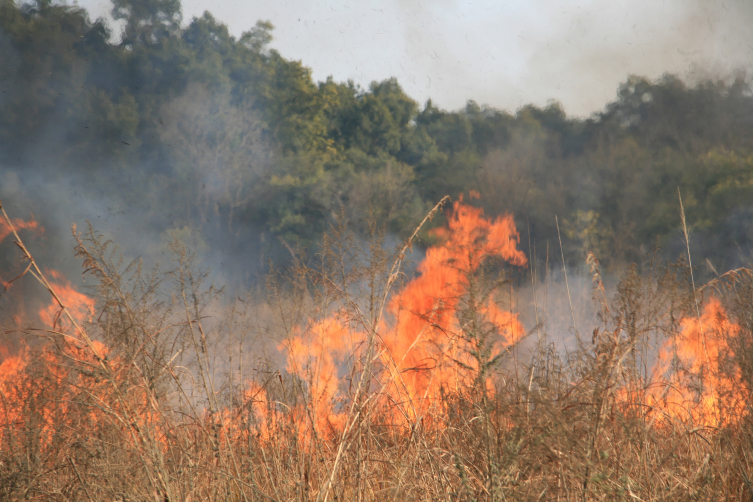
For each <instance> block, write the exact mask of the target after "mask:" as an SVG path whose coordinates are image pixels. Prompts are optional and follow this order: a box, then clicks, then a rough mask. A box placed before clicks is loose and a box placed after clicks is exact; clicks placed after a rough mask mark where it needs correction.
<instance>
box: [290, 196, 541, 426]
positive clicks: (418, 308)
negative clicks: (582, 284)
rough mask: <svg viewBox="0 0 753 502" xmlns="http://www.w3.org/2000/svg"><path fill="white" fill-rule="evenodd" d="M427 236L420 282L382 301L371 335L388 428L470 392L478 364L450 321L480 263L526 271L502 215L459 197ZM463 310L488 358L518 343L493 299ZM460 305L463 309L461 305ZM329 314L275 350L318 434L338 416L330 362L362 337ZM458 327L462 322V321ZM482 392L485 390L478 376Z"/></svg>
mask: <svg viewBox="0 0 753 502" xmlns="http://www.w3.org/2000/svg"><path fill="white" fill-rule="evenodd" d="M433 234H434V235H436V236H437V237H439V238H440V239H441V241H442V243H441V244H439V245H435V246H432V247H430V248H429V249H428V250H427V253H426V258H425V259H424V260H423V262H422V263H421V264H420V265H419V267H418V271H419V272H420V274H421V275H420V276H418V277H417V278H415V279H413V280H412V281H410V282H409V283H408V284H407V285H406V287H405V288H404V289H403V290H402V291H400V292H398V293H396V294H395V295H394V296H393V298H392V299H391V300H390V302H389V304H388V307H387V313H388V314H389V315H388V316H387V320H386V321H383V322H382V324H381V325H380V326H378V328H377V330H378V332H379V335H380V336H379V339H380V340H381V341H382V343H383V346H382V348H383V349H384V350H382V351H381V356H380V359H379V362H380V363H381V365H382V367H383V368H385V369H386V375H387V380H386V381H385V382H381V383H380V387H381V388H382V390H383V391H386V392H384V393H383V394H382V396H386V397H385V399H389V400H391V402H393V403H398V406H397V408H396V409H393V418H394V419H395V420H396V421H401V420H409V421H413V420H415V419H417V418H418V417H419V416H423V415H424V414H425V412H426V411H427V410H428V408H429V406H430V405H431V403H433V402H436V398H437V397H439V395H440V393H441V392H442V391H443V390H444V391H447V392H455V391H458V390H460V389H461V387H464V386H467V385H472V384H473V381H474V379H475V378H477V377H478V376H479V375H480V370H481V368H479V367H478V361H477V360H476V359H475V358H474V357H473V356H472V355H471V354H472V353H473V351H474V350H476V349H478V347H474V343H476V341H474V340H472V339H471V338H472V337H469V330H470V329H473V328H470V327H469V326H465V325H461V321H460V320H459V319H458V315H459V314H460V309H461V302H466V303H468V302H471V301H474V299H473V298H470V296H472V294H470V293H471V290H472V289H473V287H474V286H473V285H472V284H471V282H473V274H474V273H475V272H476V271H477V270H478V268H479V267H480V266H481V264H482V263H483V262H484V261H485V260H486V259H488V258H493V257H496V258H501V259H503V260H505V261H506V262H508V263H510V264H513V265H517V266H521V267H522V266H526V265H527V259H526V256H525V255H524V254H523V252H522V251H520V250H518V249H517V245H518V243H519V240H520V236H519V234H518V232H517V230H516V228H515V222H514V220H513V218H512V216H510V215H505V216H502V217H499V218H496V219H495V220H493V221H492V220H489V219H487V218H485V217H484V213H483V210H482V209H480V208H474V207H471V206H468V205H465V204H463V202H462V198H461V199H460V200H459V201H458V202H456V203H455V204H454V205H453V208H452V211H451V212H450V213H449V218H448V227H447V228H446V229H437V230H434V231H433ZM484 298H485V299H483V300H482V301H479V303H478V304H476V305H470V304H468V305H467V306H468V307H469V308H468V310H471V311H475V312H476V313H477V315H478V317H479V319H478V320H477V321H478V323H479V324H485V325H486V326H487V328H486V332H492V331H493V332H495V333H494V335H495V336H493V337H490V338H493V340H492V342H493V343H491V351H490V354H489V359H491V358H494V357H496V356H498V355H499V354H500V353H501V352H502V351H503V350H504V349H505V347H507V346H509V345H510V344H513V343H515V342H517V341H518V340H520V338H521V337H522V336H523V334H524V329H523V326H522V324H521V323H520V321H519V320H518V317H517V315H516V314H513V313H511V312H506V311H504V310H502V309H501V308H500V307H499V306H498V305H497V303H496V302H495V301H494V299H493V297H492V296H491V295H489V296H488V297H484ZM466 303H463V305H466ZM343 318H345V316H344V315H333V316H330V317H328V318H326V319H324V320H323V321H319V322H314V323H312V324H311V325H310V326H308V328H307V329H305V330H301V329H297V330H296V335H295V336H293V337H292V338H291V339H289V340H288V341H287V342H285V343H284V344H281V346H280V349H281V350H283V351H284V352H286V353H287V361H288V362H287V370H288V372H290V373H292V374H295V375H297V376H298V377H299V378H301V379H302V380H304V381H306V382H307V383H308V391H309V400H310V404H311V405H312V409H313V410H314V413H315V415H316V417H317V418H316V419H315V420H314V423H315V426H316V427H317V428H318V429H319V430H332V429H335V430H337V429H339V428H340V427H341V426H342V424H343V420H344V415H343V414H340V413H335V412H334V411H333V410H334V408H333V402H335V401H336V400H337V399H338V398H339V386H340V384H341V382H340V380H338V378H337V372H338V362H340V363H341V362H342V361H343V359H344V358H345V357H346V355H349V354H354V347H358V346H361V347H363V346H365V345H366V343H365V341H366V340H367V336H366V335H365V333H362V332H359V331H358V330H355V329H353V328H352V326H351V325H350V324H349V323H347V322H343V321H342V319H343ZM463 322H464V323H465V321H463ZM483 383H484V385H485V387H486V389H487V390H491V387H492V386H493V383H492V381H491V379H490V378H488V377H485V380H484V382H483Z"/></svg>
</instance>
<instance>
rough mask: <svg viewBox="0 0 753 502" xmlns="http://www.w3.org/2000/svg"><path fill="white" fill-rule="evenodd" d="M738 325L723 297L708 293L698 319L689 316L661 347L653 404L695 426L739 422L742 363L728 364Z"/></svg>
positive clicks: (656, 407)
mask: <svg viewBox="0 0 753 502" xmlns="http://www.w3.org/2000/svg"><path fill="white" fill-rule="evenodd" d="M739 331H740V327H739V326H738V325H736V324H735V323H733V322H732V321H730V320H729V318H728V317H727V313H726V312H725V310H724V307H723V306H722V304H721V302H720V301H719V300H718V299H717V298H714V297H712V298H710V299H709V301H708V302H707V303H706V305H705V306H704V309H703V313H702V315H701V316H700V319H698V318H696V317H690V318H686V319H684V320H683V321H682V323H681V331H680V333H679V335H678V336H677V337H676V338H675V339H674V340H667V341H666V342H665V343H664V344H663V345H662V347H661V349H660V351H659V359H658V361H657V364H656V367H655V368H654V374H655V375H657V376H658V378H659V382H658V385H654V386H652V388H651V391H650V394H649V404H650V405H651V406H652V407H654V408H655V409H660V410H661V411H662V412H663V413H665V414H666V415H668V416H670V417H673V418H677V419H680V420H683V421H689V422H692V423H693V424H695V425H704V426H720V425H724V424H730V423H734V422H736V421H737V420H738V419H739V417H741V416H742V414H743V412H744V410H745V402H744V401H743V400H742V397H741V396H742V395H743V393H742V392H740V389H739V388H738V386H739V385H740V384H739V381H740V378H739V377H740V375H739V369H738V368H733V369H731V368H729V365H728V364H726V363H727V362H728V361H729V358H730V357H731V356H732V355H733V351H732V349H731V348H730V347H729V344H728V340H730V339H731V338H733V337H735V336H736V335H737V334H738V333H739Z"/></svg>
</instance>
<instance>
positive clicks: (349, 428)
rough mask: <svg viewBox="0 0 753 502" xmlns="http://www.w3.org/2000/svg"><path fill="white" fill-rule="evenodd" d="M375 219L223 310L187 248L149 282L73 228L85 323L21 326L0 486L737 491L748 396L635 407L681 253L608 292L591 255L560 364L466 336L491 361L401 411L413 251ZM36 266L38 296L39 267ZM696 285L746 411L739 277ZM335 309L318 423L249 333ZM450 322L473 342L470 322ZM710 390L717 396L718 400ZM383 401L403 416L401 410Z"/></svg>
mask: <svg viewBox="0 0 753 502" xmlns="http://www.w3.org/2000/svg"><path fill="white" fill-rule="evenodd" d="M8 222H9V224H10V220H8ZM373 229H374V232H373V235H374V240H373V243H372V244H371V246H370V247H369V246H367V247H366V248H365V249H360V248H357V247H356V246H355V245H354V244H353V243H352V241H350V240H349V237H348V232H347V228H345V227H344V226H341V227H336V228H333V231H332V233H331V235H330V239H329V240H328V241H327V243H326V245H325V246H324V251H323V252H322V254H321V257H320V258H321V260H320V263H321V266H320V267H319V268H317V269H311V268H307V267H305V266H303V265H299V266H297V267H295V268H294V269H292V270H291V271H289V272H288V273H287V274H285V275H271V276H270V279H269V281H268V284H267V287H266V290H265V291H266V293H265V302H264V307H263V308H260V309H255V310H254V309H250V310H249V309H246V310H244V305H245V307H248V305H249V304H254V302H249V303H248V304H242V303H235V304H233V305H231V306H230V307H226V308H224V309H223V310H221V311H220V309H219V307H217V303H216V301H215V300H216V296H217V294H218V292H217V291H215V290H214V289H213V288H211V287H205V286H204V282H203V279H204V277H203V276H202V275H201V274H198V273H196V272H195V270H194V269H193V268H192V263H191V259H190V256H189V255H188V253H187V252H186V250H185V249H182V248H180V247H179V246H176V249H175V252H176V261H175V263H174V265H175V266H174V268H173V269H172V270H171V271H170V272H169V273H167V274H163V275H147V274H144V273H143V272H142V271H141V270H140V267H139V266H138V264H137V263H134V264H130V265H124V264H123V263H121V262H119V261H118V260H117V259H116V258H117V255H116V254H114V253H112V246H111V243H108V242H103V241H102V239H101V238H100V237H99V236H98V235H97V234H96V233H94V232H93V231H90V232H89V233H88V234H86V236H85V238H84V237H82V236H80V235H76V237H77V239H78V247H77V254H78V256H79V257H81V258H82V259H83V263H84V267H85V268H86V269H87V270H88V272H89V273H90V274H91V275H93V276H94V277H95V278H96V279H97V284H98V286H97V294H96V299H97V317H96V318H95V319H93V320H92V321H91V322H88V323H85V325H81V326H79V325H78V324H76V320H75V319H74V318H73V317H70V318H69V319H68V320H67V321H66V322H63V321H61V322H60V324H59V325H58V326H57V327H56V328H55V329H53V330H48V331H44V332H40V331H35V332H33V333H32V334H31V336H35V337H41V338H43V339H44V343H42V344H34V347H33V348H32V347H31V346H28V347H27V348H26V349H25V350H24V353H23V363H21V364H19V366H18V367H16V368H11V366H12V364H11V363H13V361H12V360H11V359H10V358H9V359H6V362H5V363H3V366H2V370H3V376H2V377H0V378H2V379H0V415H3V416H4V417H5V418H6V420H5V422H4V423H2V424H0V445H2V448H1V449H0V498H2V499H4V500H16V499H19V500H20V499H32V500H61V501H62V500H84V501H86V500H88V501H95V500H96V501H99V500H113V501H115V500H122V501H126V500H128V501H137V500H138V501H141V500H143V501H167V500H170V501H178V500H181V501H189V500H190V501H198V500H223V501H224V500H238V501H241V500H243V501H252V500H253V501H257V500H258V501H294V500H295V501H326V500H338V501H346V500H347V501H351V500H353V501H376V500H379V501H381V500H393V501H414V500H415V501H418V500H446V501H471V500H474V501H503V500H572V501H575V500H623V499H624V500H636V501H638V500H642V501H658V500H673V501H674V500H753V484H752V483H753V417H752V416H751V414H750V411H751V410H750V404H747V405H746V406H745V408H744V410H743V412H742V413H740V410H739V409H738V408H736V409H735V410H736V412H737V413H738V415H739V416H734V417H729V416H727V417H726V419H721V418H719V420H717V421H716V422H715V423H698V422H697V421H695V422H694V421H693V420H690V419H685V418H683V417H682V416H680V415H675V414H671V413H667V410H662V409H658V408H657V403H656V402H655V401H652V399H651V398H652V390H651V389H652V386H653V385H654V384H655V383H656V378H657V376H656V375H654V374H652V373H651V372H650V371H649V367H648V366H647V363H646V360H648V359H650V357H651V350H650V347H651V346H656V345H657V343H659V341H661V340H666V339H670V340H671V339H672V338H673V337H676V336H678V333H679V332H680V330H681V322H682V320H683V319H685V318H687V317H689V316H690V317H693V316H695V315H696V314H695V311H694V305H695V301H696V296H695V295H694V292H693V289H692V287H690V286H689V281H688V277H687V266H684V265H683V264H678V265H676V266H667V267H659V266H654V265H650V266H648V267H647V272H646V273H645V274H643V275H640V276H639V275H638V274H637V272H636V271H635V269H631V270H630V271H629V272H628V273H627V274H626V275H625V276H624V277H623V279H622V282H621V283H620V287H619V288H618V294H617V296H616V297H615V298H614V300H613V301H611V302H609V301H608V300H607V298H606V297H605V295H604V294H603V286H602V285H601V279H600V275H599V271H598V262H597V261H595V260H594V259H591V261H590V263H591V265H592V272H593V276H594V301H596V302H598V304H599V305H600V312H601V315H600V317H601V324H600V326H598V331H594V337H593V343H592V344H587V343H585V342H584V346H583V347H580V348H579V349H578V350H576V351H573V352H570V353H569V354H568V355H567V356H564V355H563V354H562V353H561V352H560V351H558V350H557V349H556V348H555V347H554V345H553V344H552V343H550V342H549V341H548V339H547V336H546V333H541V336H540V340H539V341H538V343H537V344H536V347H535V350H534V351H533V353H532V354H531V357H530V359H529V360H528V361H525V362H521V361H518V362H517V363H516V362H515V361H513V360H511V359H502V360H499V361H491V360H490V359H489V358H488V357H487V358H486V359H485V357H486V356H484V355H483V354H484V351H482V350H479V352H478V353H477V354H476V355H475V356H474V357H477V358H478V359H479V361H478V362H479V364H478V365H477V366H476V368H477V369H478V371H479V372H481V371H482V369H483V371H484V372H485V373H484V374H479V375H477V378H476V379H475V380H474V382H475V384H473V385H469V386H466V387H463V388H455V389H452V390H450V389H446V390H443V392H441V394H440V395H439V396H435V398H436V399H435V400H434V401H433V403H432V405H431V406H430V407H428V408H426V411H425V412H424V413H420V414H418V415H410V414H409V413H407V411H406V410H408V408H409V407H410V406H411V403H405V402H400V401H399V396H389V395H387V396H386V397H385V393H388V392H389V390H385V389H389V388H390V387H389V386H388V385H386V384H385V382H386V381H387V380H389V378H395V377H394V376H392V377H391V376H390V374H389V372H387V371H385V368H383V367H382V365H380V364H376V363H375V360H376V359H375V353H376V352H378V351H380V350H382V347H381V345H380V342H379V329H380V322H381V320H382V318H383V315H384V305H385V302H386V299H387V297H388V295H389V292H390V290H391V288H392V286H393V284H394V283H399V282H400V281H401V280H403V278H402V276H401V274H400V264H401V262H402V259H403V258H404V255H405V252H406V250H407V247H403V248H402V249H399V250H398V251H397V252H396V253H395V254H394V255H390V254H389V253H386V252H384V250H383V246H382V245H381V244H380V241H379V232H378V231H377V229H376V226H373ZM16 239H17V241H18V242H19V243H21V240H20V238H19V237H18V236H17V235H16ZM23 249H24V251H23V252H24V253H25V256H26V258H27V261H29V262H30V263H32V264H33V260H32V257H31V255H30V254H28V251H26V250H25V248H23ZM301 261H303V260H301ZM30 270H31V271H33V272H34V273H35V274H36V275H37V276H38V279H39V280H40V281H41V282H43V283H44V284H46V287H47V288H48V289H49V290H50V293H53V292H54V290H53V287H52V286H50V285H49V283H46V281H45V279H44V275H43V274H42V272H41V271H40V270H39V269H37V268H36V265H35V264H33V265H32V268H31V269H30ZM482 275H483V277H482ZM490 275H491V272H490V270H489V269H485V270H484V271H483V274H478V275H475V276H474V277H473V278H472V279H473V280H470V279H471V278H470V277H469V284H472V285H477V289H475V290H469V291H468V292H467V293H468V296H469V298H471V300H468V301H465V302H464V303H463V309H464V310H463V312H462V316H463V317H462V318H463V319H465V320H467V322H466V323H465V324H464V326H470V325H471V324H472V322H473V320H474V319H475V318H476V317H475V316H476V315H477V312H476V310H474V309H476V306H477V305H478V302H475V303H474V301H473V300H472V299H473V298H474V295H477V294H478V295H484V294H486V293H485V292H484V291H486V290H485V289H484V288H485V286H484V284H487V283H489V282H490V281H489V280H488V279H489V277H490ZM494 280H495V281H496V280H497V279H494ZM491 282H494V281H491ZM474 287H476V286H474ZM712 289H713V290H714V291H715V293H714V294H715V295H717V296H718V297H720V298H722V301H723V303H724V304H725V305H726V306H727V311H728V315H729V316H730V318H731V319H732V320H733V321H734V322H735V323H736V324H737V326H739V331H738V332H737V333H735V334H732V333H718V335H719V336H721V337H726V338H725V341H726V343H728V344H729V346H730V347H731V348H732V352H731V353H729V354H723V357H722V356H720V357H719V358H718V359H719V360H717V361H713V364H712V365H710V367H709V368H708V370H709V372H718V373H723V374H724V375H726V376H729V377H731V378H734V379H735V382H736V383H737V387H736V389H737V390H739V393H740V394H741V396H742V398H743V399H744V400H745V402H747V403H750V402H751V400H750V398H751V393H750V390H751V388H753V348H751V347H753V345H751V342H752V341H753V280H752V279H751V276H750V274H749V273H747V271H737V272H735V273H731V274H728V275H726V276H724V277H721V278H720V279H718V280H717V281H715V282H714V283H712V284H710V285H708V287H706V288H705V289H704V288H699V292H698V294H699V295H703V294H707V293H708V292H710V291H711V290H712ZM59 301H60V305H61V314H62V315H61V317H65V315H66V314H67V312H66V309H65V308H64V306H65V299H63V298H61V299H59ZM574 307H575V308H577V305H576V306H574ZM335 310H336V311H338V312H341V313H344V314H343V315H347V316H348V322H351V323H354V324H357V325H358V326H359V327H360V328H361V329H363V330H365V331H366V332H367V333H368V334H369V336H368V338H367V343H366V344H365V345H364V346H361V347H358V348H357V350H355V351H354V352H353V355H352V358H351V359H350V360H349V361H347V362H346V363H344V365H343V367H344V368H347V374H344V375H343V376H342V378H341V383H340V388H341V389H343V394H342V395H343V396H344V398H343V397H340V398H339V399H340V401H339V402H338V403H336V405H335V406H336V408H337V409H338V410H339V411H340V412H341V414H342V416H344V420H343V421H342V422H341V423H338V424H331V426H329V427H328V426H326V421H325V422H324V423H325V425H324V426H323V425H322V423H323V422H321V421H318V419H317V417H315V416H314V415H315V413H316V406H315V403H314V401H315V397H314V396H311V395H310V392H309V391H310V389H311V387H310V385H309V384H308V383H307V382H306V381H305V379H303V378H299V377H296V375H294V374H291V373H289V372H287V371H285V369H284V368H283V367H281V365H279V364H275V363H274V361H273V359H269V358H268V359H266V361H264V362H260V361H259V360H258V358H255V357H254V356H253V355H252V354H254V352H252V346H253V344H254V343H256V342H258V340H260V339H269V340H275V341H277V342H282V341H284V340H286V339H289V338H290V337H291V336H293V335H294V333H295V330H296V326H301V325H303V324H304V323H305V321H306V319H308V318H310V317H312V316H319V317H322V316H325V315H327V314H328V313H331V312H333V311H335ZM566 322H567V321H566ZM539 328H540V327H539ZM464 333H466V335H467V336H469V337H475V338H473V340H474V341H475V342H477V343H478V344H479V346H481V345H483V344H484V343H486V342H485V341H484V336H485V335H484V334H483V332H482V331H473V332H471V331H470V330H468V331H465V332H464ZM95 340H97V341H95ZM99 342H101V344H100V343H99ZM267 346H269V344H267ZM258 353H259V352H258V351H257V352H256V354H258ZM487 363H488V364H487ZM675 370H676V371H681V369H680V368H675ZM521 372H525V373H524V374H525V378H516V377H515V376H514V375H516V374H520V373H521ZM489 375H491V376H492V377H493V382H494V388H493V389H489V388H487V387H486V385H485V384H484V382H485V378H486V377H488V376H489ZM701 383H703V382H701ZM718 398H719V399H718V402H717V406H716V408H715V410H717V411H718V412H719V413H729V412H730V410H728V409H726V408H725V402H726V401H725V400H724V399H725V396H721V395H720V396H718ZM691 405H692V403H689V406H691ZM396 410H398V412H403V411H406V414H407V416H413V417H414V418H411V419H410V420H398V419H396V418H395V417H396V416H399V413H396Z"/></svg>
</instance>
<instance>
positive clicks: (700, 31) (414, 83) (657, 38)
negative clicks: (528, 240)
mask: <svg viewBox="0 0 753 502" xmlns="http://www.w3.org/2000/svg"><path fill="white" fill-rule="evenodd" d="M80 5H82V6H83V7H85V8H87V9H90V10H91V12H92V15H93V17H97V16H106V14H107V11H106V8H109V7H107V6H104V4H102V3H96V2H94V1H93V0H86V1H84V2H81V3H80ZM207 8H209V9H210V10H211V11H212V13H213V14H214V15H215V16H216V17H217V18H218V19H219V20H221V21H222V22H225V23H227V24H228V26H229V28H230V31H231V33H233V34H235V35H236V36H239V35H240V34H241V33H242V32H243V31H246V30H248V29H249V28H250V27H252V26H253V25H254V23H255V22H256V21H257V20H258V19H268V20H270V21H271V22H272V23H273V24H274V25H275V27H276V29H275V32H274V36H275V40H274V42H273V43H272V46H273V47H275V48H276V49H278V50H279V51H280V52H281V53H282V54H284V55H286V57H290V58H292V59H296V60H301V61H303V62H304V64H306V65H307V66H310V67H311V68H312V70H313V76H314V78H315V79H317V80H324V79H326V77H327V76H328V75H332V76H334V78H335V80H338V81H344V80H347V79H353V80H354V81H355V82H356V83H358V84H360V85H361V86H363V87H368V84H369V83H370V82H371V81H373V80H377V81H381V80H383V79H384V78H385V77H386V76H395V77H397V79H398V81H399V82H400V84H401V85H402V86H403V88H404V89H405V90H406V92H407V93H408V94H409V95H410V96H412V97H413V98H414V99H416V100H418V101H419V102H423V101H425V100H426V99H428V98H431V99H432V100H433V101H434V103H435V104H436V105H439V106H441V107H444V108H447V109H458V108H460V107H462V106H464V105H465V103H466V101H467V100H468V99H474V100H475V101H477V102H479V103H483V104H488V105H491V106H494V107H497V108H501V109H507V110H514V109H517V108H519V107H520V106H522V105H524V104H528V103H532V104H536V105H539V106H541V105H545V104H546V103H547V101H548V100H550V99H555V100H557V101H560V102H561V103H562V104H563V106H564V109H565V110H566V111H567V113H568V114H569V115H575V116H588V115H589V114H591V113H593V112H596V111H599V110H601V109H602V108H603V107H604V105H605V104H606V103H607V102H608V101H610V100H612V99H613V98H614V96H615V89H616V88H617V86H618V85H619V83H620V82H622V81H624V79H625V76H626V75H628V74H637V75H641V76H646V77H648V78H651V79H656V78H658V77H660V76H661V75H662V74H664V73H675V74H679V75H682V76H683V77H684V78H686V79H687V80H689V81H692V80H693V79H696V78H698V79H702V78H706V77H709V76H712V77H714V78H718V77H719V76H725V75H729V74H731V73H732V72H734V71H736V70H737V69H740V68H743V69H748V70H749V69H750V61H751V60H753V32H752V31H751V30H750V29H749V27H750V26H751V24H753V4H751V3H750V2H748V1H747V0H712V1H691V2H687V1H683V0H667V1H664V2H652V1H648V0H639V1H637V2H636V1H627V0H621V1H617V2H602V1H596V0H590V1H586V2H579V3H577V4H573V3H571V2H561V1H553V0H536V1H534V2H512V3H511V2H493V1H477V2H471V3H468V2H458V1H455V0H443V1H440V2H419V1H413V0H401V1H372V2H363V3H359V4H352V3H349V2H322V3H311V2H305V1H302V0H292V1H288V2H284V3H281V2H267V3H261V4H247V5H243V6H240V5H238V4H235V3H232V2H227V1H223V2H214V3H212V5H211V6H208V5H207V4H206V3H203V2H200V1H198V0H191V1H186V2H184V6H183V12H184V19H191V17H193V16H200V15H201V14H202V12H203V11H204V10H205V9H207Z"/></svg>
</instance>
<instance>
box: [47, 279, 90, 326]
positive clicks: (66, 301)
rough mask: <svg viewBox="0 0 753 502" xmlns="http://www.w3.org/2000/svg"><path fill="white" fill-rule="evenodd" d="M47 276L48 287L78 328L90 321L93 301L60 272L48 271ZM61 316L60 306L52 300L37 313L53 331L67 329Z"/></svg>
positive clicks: (63, 317) (65, 319)
mask: <svg viewBox="0 0 753 502" xmlns="http://www.w3.org/2000/svg"><path fill="white" fill-rule="evenodd" d="M48 276H49V277H50V278H51V280H50V281H49V282H50V285H51V286H52V288H53V290H54V291H55V293H56V294H57V295H58V297H59V298H60V301H61V302H62V303H63V305H65V308H66V309H68V312H69V313H70V314H71V317H73V319H74V320H75V321H76V323H77V324H79V326H80V325H81V324H82V323H83V322H86V321H91V319H92V317H93V316H94V313H95V309H94V303H95V302H94V299H93V298H91V297H89V296H87V295H85V294H84V293H81V292H79V291H78V290H77V289H76V288H75V287H74V286H73V285H72V284H71V282H70V281H69V280H68V279H66V278H65V276H63V274H61V273H60V272H58V271H56V270H49V271H48ZM61 314H62V312H61V308H60V304H59V303H58V302H57V300H55V299H54V298H53V299H52V300H51V302H50V304H49V305H47V306H46V307H43V308H42V309H41V310H40V311H39V318H40V319H41V320H42V322H43V323H45V324H46V325H48V326H51V327H52V328H53V329H56V328H57V327H58V326H61V327H69V326H68V324H69V323H68V319H67V318H66V317H65V316H63V315H61Z"/></svg>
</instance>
